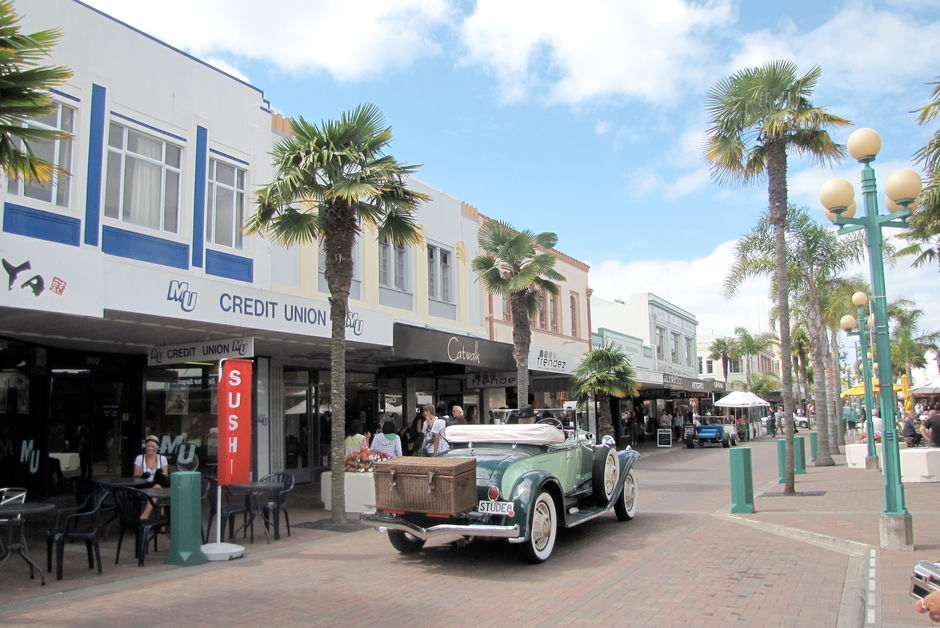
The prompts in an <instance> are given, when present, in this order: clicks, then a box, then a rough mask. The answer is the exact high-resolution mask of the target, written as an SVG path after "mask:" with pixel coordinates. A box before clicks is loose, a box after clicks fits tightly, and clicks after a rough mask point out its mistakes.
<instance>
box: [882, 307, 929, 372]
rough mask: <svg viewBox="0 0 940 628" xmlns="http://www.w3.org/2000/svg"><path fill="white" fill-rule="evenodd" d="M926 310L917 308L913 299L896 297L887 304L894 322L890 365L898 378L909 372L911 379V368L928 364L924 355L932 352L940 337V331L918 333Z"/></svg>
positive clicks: (889, 316) (889, 315) (890, 317)
mask: <svg viewBox="0 0 940 628" xmlns="http://www.w3.org/2000/svg"><path fill="white" fill-rule="evenodd" d="M923 316H924V311H923V310H921V309H919V308H916V307H914V302H913V301H911V300H910V299H904V298H901V299H895V300H894V301H892V302H891V303H889V304H888V318H889V319H891V320H893V321H894V323H895V324H894V327H893V329H892V330H891V364H892V366H893V367H894V370H895V377H900V376H901V374H902V373H906V374H907V377H908V380H909V381H910V380H911V369H912V368H924V367H926V366H927V359H926V357H925V354H926V353H927V351H933V350H934V347H935V346H936V345H937V342H938V340H940V332H930V333H926V334H918V333H917V332H918V331H920V330H919V329H918V324H919V323H920V320H921V318H923Z"/></svg>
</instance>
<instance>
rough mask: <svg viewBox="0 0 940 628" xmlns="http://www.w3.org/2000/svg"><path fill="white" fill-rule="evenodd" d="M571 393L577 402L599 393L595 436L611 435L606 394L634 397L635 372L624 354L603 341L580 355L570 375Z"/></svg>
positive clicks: (611, 421)
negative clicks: (579, 362)
mask: <svg viewBox="0 0 940 628" xmlns="http://www.w3.org/2000/svg"><path fill="white" fill-rule="evenodd" d="M571 382H572V395H573V396H574V399H575V401H577V402H578V405H579V406H584V405H585V404H587V403H588V402H589V401H590V399H591V395H594V396H595V398H597V397H600V399H599V403H598V417H597V434H598V436H604V435H609V436H613V435H614V423H613V419H612V418H611V415H610V397H618V398H621V399H622V398H624V397H635V396H636V395H637V392H638V390H637V385H636V373H635V372H634V371H633V367H631V366H630V359H629V358H628V357H627V354H626V353H624V352H623V351H621V350H620V349H617V348H616V347H614V345H613V344H612V343H607V344H605V345H604V346H602V347H598V348H597V349H594V350H593V351H591V352H590V353H588V354H586V355H585V356H584V359H583V360H581V364H579V365H578V368H577V369H575V371H574V374H573V375H572V376H571Z"/></svg>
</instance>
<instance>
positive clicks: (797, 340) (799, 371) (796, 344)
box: [790, 319, 809, 408]
mask: <svg viewBox="0 0 940 628" xmlns="http://www.w3.org/2000/svg"><path fill="white" fill-rule="evenodd" d="M791 323H792V325H793V330H792V331H791V332H790V354H791V355H792V356H793V359H794V362H793V372H794V373H795V374H796V375H797V377H796V382H797V391H798V395H797V396H798V400H797V402H798V404H799V405H800V407H801V408H802V407H803V400H804V399H809V375H808V368H807V361H808V359H809V358H808V356H809V334H808V333H806V321H804V320H799V319H798V320H794V321H791ZM799 391H802V392H799Z"/></svg>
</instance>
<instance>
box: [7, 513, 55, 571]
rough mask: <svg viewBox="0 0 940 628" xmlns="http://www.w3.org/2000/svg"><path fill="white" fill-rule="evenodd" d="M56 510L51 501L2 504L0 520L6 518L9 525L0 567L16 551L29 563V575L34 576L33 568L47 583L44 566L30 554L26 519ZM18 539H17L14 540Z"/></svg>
mask: <svg viewBox="0 0 940 628" xmlns="http://www.w3.org/2000/svg"><path fill="white" fill-rule="evenodd" d="M53 510H55V505H54V504H52V503H49V502H27V503H25V504H6V505H4V506H0V520H3V519H5V520H6V524H7V526H8V530H7V546H6V549H7V551H6V554H4V555H3V558H0V567H3V565H4V564H5V563H6V562H7V559H8V558H9V557H10V556H11V555H12V554H13V552H14V551H15V552H16V553H18V554H19V555H20V558H22V559H23V560H24V561H26V564H27V565H29V577H30V578H33V569H34V568H35V570H36V571H38V572H39V579H40V580H41V581H42V584H43V585H45V584H46V576H45V574H44V573H43V571H42V567H40V566H39V564H38V563H36V561H35V560H33V557H32V556H30V555H29V547H28V546H27V545H26V530H25V528H26V520H27V519H28V518H29V517H33V516H36V515H41V514H45V513H49V512H52V511H53ZM14 528H19V534H18V535H17V534H15V533H14ZM14 539H16V540H14Z"/></svg>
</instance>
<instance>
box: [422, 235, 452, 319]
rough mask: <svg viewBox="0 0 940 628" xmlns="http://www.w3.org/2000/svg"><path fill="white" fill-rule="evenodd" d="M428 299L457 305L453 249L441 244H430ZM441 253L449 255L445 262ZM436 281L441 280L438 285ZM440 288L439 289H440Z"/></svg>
mask: <svg viewBox="0 0 940 628" xmlns="http://www.w3.org/2000/svg"><path fill="white" fill-rule="evenodd" d="M427 248H428V298H429V299H431V300H432V301H439V302H440V303H447V304H450V305H456V303H457V295H456V294H455V290H454V288H455V277H454V272H455V267H454V263H453V260H454V255H455V251H454V249H452V248H449V247H445V246H441V245H439V244H431V243H430V242H429V243H428V247H427ZM441 253H446V254H447V259H446V260H443V259H442V256H441ZM435 279H440V281H438V285H436V284H435V283H434V280H435ZM438 286H439V287H438Z"/></svg>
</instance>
